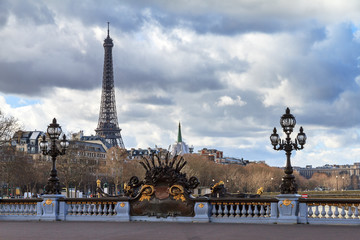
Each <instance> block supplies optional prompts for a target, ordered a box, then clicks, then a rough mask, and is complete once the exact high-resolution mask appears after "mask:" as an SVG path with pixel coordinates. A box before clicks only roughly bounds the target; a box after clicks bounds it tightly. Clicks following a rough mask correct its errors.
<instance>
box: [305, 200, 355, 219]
mask: <svg viewBox="0 0 360 240" xmlns="http://www.w3.org/2000/svg"><path fill="white" fill-rule="evenodd" d="M299 205H300V214H301V213H302V212H303V214H302V215H305V212H306V217H307V219H306V221H307V222H308V223H309V224H331V223H333V224H360V214H359V207H360V199H300V201H299Z"/></svg>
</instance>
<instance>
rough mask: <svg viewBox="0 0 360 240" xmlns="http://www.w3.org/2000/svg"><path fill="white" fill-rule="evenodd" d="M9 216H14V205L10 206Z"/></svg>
mask: <svg viewBox="0 0 360 240" xmlns="http://www.w3.org/2000/svg"><path fill="white" fill-rule="evenodd" d="M9 214H10V215H14V204H10V210H9Z"/></svg>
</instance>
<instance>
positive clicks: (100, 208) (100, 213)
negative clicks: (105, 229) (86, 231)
mask: <svg viewBox="0 0 360 240" xmlns="http://www.w3.org/2000/svg"><path fill="white" fill-rule="evenodd" d="M98 213H99V216H101V215H102V214H103V210H102V206H101V203H99V207H98Z"/></svg>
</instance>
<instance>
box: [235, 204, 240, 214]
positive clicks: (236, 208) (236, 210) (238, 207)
mask: <svg viewBox="0 0 360 240" xmlns="http://www.w3.org/2000/svg"><path fill="white" fill-rule="evenodd" d="M235 217H240V205H239V204H236V205H235Z"/></svg>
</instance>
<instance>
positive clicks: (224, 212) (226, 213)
mask: <svg viewBox="0 0 360 240" xmlns="http://www.w3.org/2000/svg"><path fill="white" fill-rule="evenodd" d="M223 206H224V210H223V214H224V215H223V217H229V210H228V204H227V203H223Z"/></svg>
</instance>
